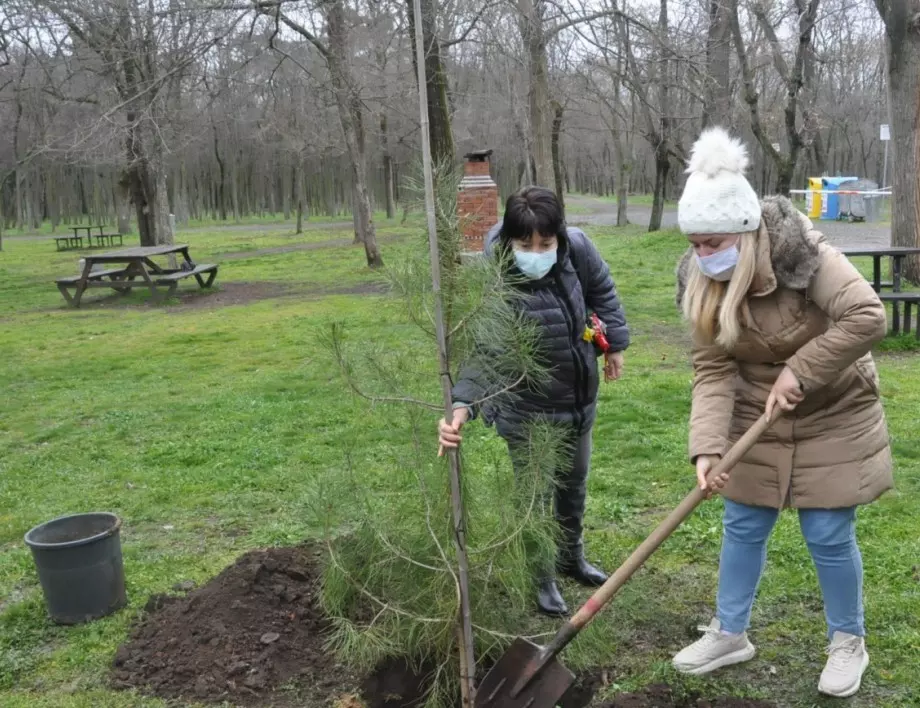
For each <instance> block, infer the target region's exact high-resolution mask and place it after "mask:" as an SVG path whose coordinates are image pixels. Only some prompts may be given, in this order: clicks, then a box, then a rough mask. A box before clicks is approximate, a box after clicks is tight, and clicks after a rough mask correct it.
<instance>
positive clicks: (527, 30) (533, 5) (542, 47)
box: [517, 0, 556, 187]
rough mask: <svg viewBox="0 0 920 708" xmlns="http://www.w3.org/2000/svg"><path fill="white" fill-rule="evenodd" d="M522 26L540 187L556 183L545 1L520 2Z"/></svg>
mask: <svg viewBox="0 0 920 708" xmlns="http://www.w3.org/2000/svg"><path fill="white" fill-rule="evenodd" d="M517 6H518V12H519V13H520V15H521V16H520V18H519V22H518V24H519V26H520V28H521V36H522V37H523V39H524V46H525V48H526V51H527V72H528V77H529V80H530V90H529V92H528V96H527V97H528V102H529V105H530V134H531V136H532V138H533V163H534V179H535V181H536V184H538V185H540V186H541V187H550V186H552V185H553V184H554V183H555V181H556V180H555V176H554V175H553V149H552V137H551V132H552V128H551V125H550V117H549V107H550V92H549V67H548V62H547V58H546V29H545V26H544V14H545V12H546V2H545V0H517Z"/></svg>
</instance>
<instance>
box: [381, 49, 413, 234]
mask: <svg viewBox="0 0 920 708" xmlns="http://www.w3.org/2000/svg"><path fill="white" fill-rule="evenodd" d="M413 56H414V55H413ZM380 144H381V147H382V148H383V191H384V194H385V198H386V208H387V219H393V218H395V217H396V190H395V184H396V180H395V177H394V175H393V156H392V155H391V154H390V136H389V134H388V133H387V117H386V114H385V113H382V114H381V115H380Z"/></svg>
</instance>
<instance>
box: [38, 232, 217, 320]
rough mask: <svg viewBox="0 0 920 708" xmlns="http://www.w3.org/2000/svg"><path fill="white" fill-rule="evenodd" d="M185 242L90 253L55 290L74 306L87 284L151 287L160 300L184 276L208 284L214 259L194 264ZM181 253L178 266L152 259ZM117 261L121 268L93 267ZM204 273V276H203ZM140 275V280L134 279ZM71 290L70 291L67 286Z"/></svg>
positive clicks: (214, 271) (120, 289)
mask: <svg viewBox="0 0 920 708" xmlns="http://www.w3.org/2000/svg"><path fill="white" fill-rule="evenodd" d="M188 248H189V247H188V244H184V243H177V244H174V245H172V246H151V247H140V248H122V249H119V250H117V251H108V252H107V253H89V254H87V255H86V256H84V258H83V271H82V272H81V273H80V275H75V276H69V277H66V278H58V279H57V280H56V281H55V283H56V284H57V286H58V290H60V291H61V294H62V295H63V296H64V299H66V300H67V302H68V304H70V305H72V306H73V307H79V306H80V300H81V299H82V297H83V293H84V292H86V290H87V289H88V288H112V289H113V290H115V291H116V292H119V293H121V294H123V295H124V294H127V293H130V292H131V289H132V288H134V287H138V286H146V287H148V288H150V293H151V295H153V298H154V300H156V301H158V302H161V301H163V300H165V299H166V298H168V297H170V296H171V295H172V294H173V293H174V292H175V291H176V287H177V286H178V285H179V281H180V280H182V279H183V278H189V277H194V278H195V280H197V281H198V285H199V286H200V287H202V288H209V287H211V284H212V283H213V282H214V278H215V277H216V276H217V265H216V264H214V263H204V264H200V265H199V264H196V263H195V262H194V261H192V259H191V257H190V256H189V253H188ZM177 253H180V254H182V257H183V262H182V263H181V264H180V267H179V268H164V267H162V266H160V265H159V264H157V263H156V262H154V261H153V260H152V258H153V257H155V256H168V255H170V254H177ZM113 264H120V265H123V266H124V267H122V268H111V269H105V270H94V268H95V266H97V265H113ZM205 274H207V276H208V277H207V279H205V278H204V277H202V276H203V275H205ZM136 278H140V282H135V279H136ZM71 288H73V289H74V293H73V294H71V293H70V289H71Z"/></svg>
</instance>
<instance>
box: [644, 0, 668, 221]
mask: <svg viewBox="0 0 920 708" xmlns="http://www.w3.org/2000/svg"><path fill="white" fill-rule="evenodd" d="M658 31H659V32H660V36H661V38H662V40H661V48H660V49H659V52H658V56H659V59H660V63H659V69H658V111H659V115H658V142H657V144H656V145H655V192H654V197H653V198H652V214H651V217H650V218H649V222H648V230H649V231H658V230H660V229H661V216H662V214H663V213H664V199H665V195H666V193H667V188H668V173H669V172H670V171H671V152H670V148H671V139H672V129H673V124H672V120H671V93H670V89H669V84H670V81H671V76H670V72H669V67H670V65H671V62H670V60H669V59H670V55H671V50H670V49H669V48H668V46H667V38H668V36H669V32H668V0H661V3H660V6H659V10H658Z"/></svg>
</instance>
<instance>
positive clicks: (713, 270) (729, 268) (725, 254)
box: [696, 245, 740, 282]
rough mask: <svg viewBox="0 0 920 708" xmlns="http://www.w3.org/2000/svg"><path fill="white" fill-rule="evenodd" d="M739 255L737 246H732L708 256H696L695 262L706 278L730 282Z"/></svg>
mask: <svg viewBox="0 0 920 708" xmlns="http://www.w3.org/2000/svg"><path fill="white" fill-rule="evenodd" d="M739 255H740V254H739V252H738V246H737V245H733V246H729V247H728V248H724V249H722V250H721V251H716V252H715V253H712V254H710V255H708V256H697V257H696V262H697V265H699V267H700V270H701V271H702V272H703V275H705V276H706V277H707V278H712V279H713V280H721V281H722V282H725V281H727V280H731V277H732V273H734V272H735V266H736V265H738V257H739Z"/></svg>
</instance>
